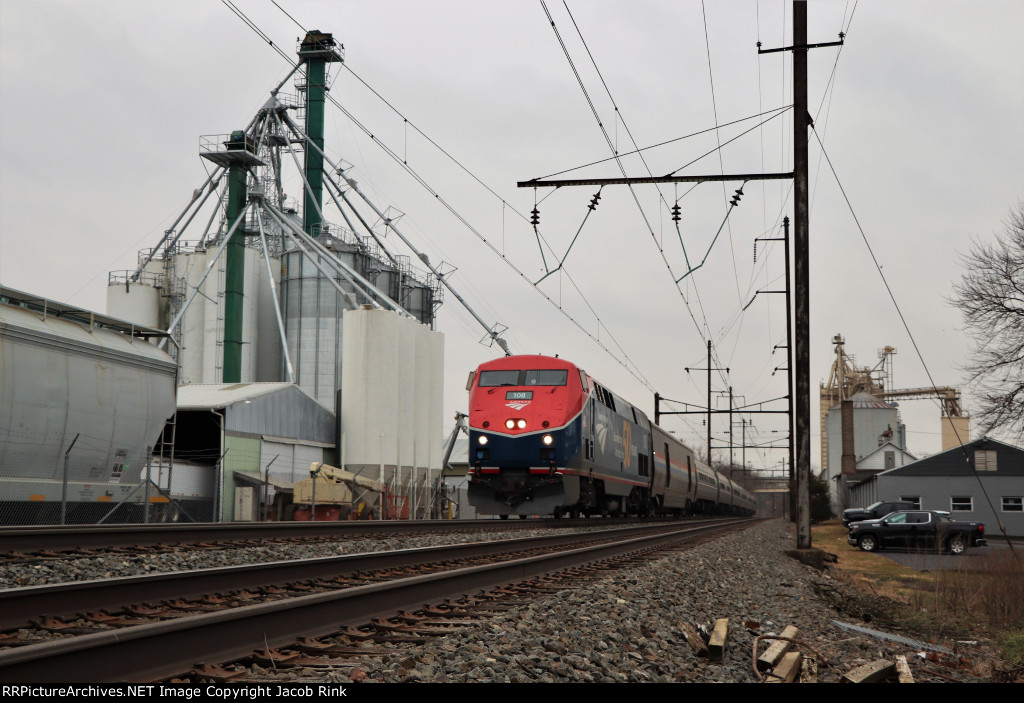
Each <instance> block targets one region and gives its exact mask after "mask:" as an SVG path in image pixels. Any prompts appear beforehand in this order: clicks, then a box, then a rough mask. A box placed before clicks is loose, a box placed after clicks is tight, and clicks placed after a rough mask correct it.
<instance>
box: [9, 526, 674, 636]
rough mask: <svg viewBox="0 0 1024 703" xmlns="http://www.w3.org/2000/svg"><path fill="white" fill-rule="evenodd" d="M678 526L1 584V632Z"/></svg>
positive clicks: (634, 528) (549, 547) (623, 529)
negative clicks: (43, 621)
mask: <svg viewBox="0 0 1024 703" xmlns="http://www.w3.org/2000/svg"><path fill="white" fill-rule="evenodd" d="M677 527H678V525H674V526H660V527H659V526H653V525H647V526H644V527H632V528H620V529H617V530H600V531H595V532H588V533H582V534H581V533H579V532H574V533H571V534H560V535H547V536H540V537H528V538H525V539H505V540H491V541H486V542H468V543H464V544H455V545H440V546H435V547H426V548H420V549H396V550H391V551H384V552H368V553H361V554H346V555H340V556H334V557H320V558H317V559H301V560H287V561H274V562H267V563H262V564H245V565H241V566H225V567H217V568H211V569H192V570H187V571H171V572H162V573H157V574H146V575H142V576H125V577H120V578H112V579H96V580H89V581H70V582H66V583H57V584H48V585H43V586H26V587H21V588H11V589H6V590H0V630H13V629H16V628H20V627H26V626H28V624H29V620H30V619H31V618H36V617H39V616H40V615H42V614H45V615H50V616H57V617H64V616H73V615H77V614H78V613H81V612H91V611H95V610H99V609H101V608H118V607H124V606H126V605H134V604H139V603H146V602H151V603H152V602H159V601H163V600H168V599H177V598H191V597H198V596H203V595H207V594H211V593H221V592H225V591H231V590H238V589H246V588H259V587H261V586H269V585H272V584H282V583H295V582H300V581H311V580H315V579H323V578H336V577H340V576H350V575H352V574H355V573H356V572H360V571H371V570H378V569H391V568H397V567H410V566H416V565H420V564H430V563H437V562H444V561H458V560H460V559H474V558H477V557H481V556H489V555H500V554H507V553H509V552H515V551H521V550H524V549H551V548H558V547H562V546H566V545H572V544H579V543H581V542H595V541H599V540H603V541H607V540H608V539H609V538H611V539H615V538H617V537H619V536H620V535H629V534H636V532H637V531H638V530H644V529H646V530H651V529H661V530H666V529H675V528H677Z"/></svg>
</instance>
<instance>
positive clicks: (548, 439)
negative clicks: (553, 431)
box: [540, 434, 555, 446]
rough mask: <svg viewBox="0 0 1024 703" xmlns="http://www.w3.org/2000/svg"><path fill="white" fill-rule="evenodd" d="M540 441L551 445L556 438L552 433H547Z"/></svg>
mask: <svg viewBox="0 0 1024 703" xmlns="http://www.w3.org/2000/svg"><path fill="white" fill-rule="evenodd" d="M540 441H542V442H544V444H545V445H547V446H550V445H551V443H552V442H554V441H555V439H554V437H552V436H551V435H549V434H546V435H544V436H543V437H542V438H541V440H540Z"/></svg>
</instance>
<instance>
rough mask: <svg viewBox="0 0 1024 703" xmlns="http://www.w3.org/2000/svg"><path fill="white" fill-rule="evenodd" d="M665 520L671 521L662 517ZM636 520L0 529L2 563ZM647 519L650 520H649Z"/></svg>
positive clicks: (277, 523)
mask: <svg viewBox="0 0 1024 703" xmlns="http://www.w3.org/2000/svg"><path fill="white" fill-rule="evenodd" d="M665 521H666V522H670V520H668V519H666V520H665ZM633 522H635V520H623V519H610V518H590V519H587V520H554V519H536V520H377V521H355V522H255V523H252V522H250V523H189V524H159V525H142V524H138V525H73V526H59V527H56V526H55V527H36V526H33V527H5V528H0V565H2V564H4V563H23V562H25V561H33V560H53V559H62V558H66V557H67V556H69V555H78V556H85V557H88V556H96V555H100V554H108V553H110V552H111V551H125V552H127V553H149V554H155V553H160V552H164V551H177V550H182V549H222V548H224V547H225V546H231V547H246V546H266V545H267V544H268V543H275V542H291V543H309V542H319V541H323V540H325V539H330V540H336V541H343V540H345V541H347V540H353V541H354V540H360V539H381V538H383V537H390V536H399V535H401V536H417V535H431V534H439V533H449V532H457V533H460V534H486V533H489V532H508V531H512V530H517V529H543V528H556V527H557V528H565V527H594V526H598V527H600V526H602V525H623V524H632V523H633ZM647 522H650V521H647Z"/></svg>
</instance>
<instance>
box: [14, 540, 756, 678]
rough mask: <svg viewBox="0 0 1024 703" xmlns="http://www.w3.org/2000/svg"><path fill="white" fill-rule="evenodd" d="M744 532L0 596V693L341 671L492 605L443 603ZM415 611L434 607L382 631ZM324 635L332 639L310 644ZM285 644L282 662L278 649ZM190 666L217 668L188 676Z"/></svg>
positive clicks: (180, 576)
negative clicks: (262, 669)
mask: <svg viewBox="0 0 1024 703" xmlns="http://www.w3.org/2000/svg"><path fill="white" fill-rule="evenodd" d="M743 523H744V521H736V520H727V521H722V520H718V521H708V522H707V523H703V524H702V523H689V524H688V525H687V526H679V525H675V526H668V525H661V526H644V527H641V528H623V529H618V530H609V531H603V532H597V533H587V534H586V535H581V534H571V535H558V536H548V537H537V538H530V539H525V540H502V541H500V542H487V543H470V544H461V545H454V546H447V547H432V548H427V549H417V550H401V551H392V552H381V553H375V554H360V555H349V556H344V557H332V558H327V559H317V560H309V561H303V562H278V563H275V564H261V565H251V566H247V567H231V568H224V569H206V570H201V571H196V572H177V573H172V574H158V575H153V576H148V577H130V578H126V579H113V580H105V581H102V582H80V583H72V584H57V585H53V586H43V587H36V588H21V589H10V590H8V591H0V599H2V600H0V613H3V616H2V617H3V622H2V623H0V629H2V630H9V631H11V632H10V633H8V634H7V635H6V639H0V646H3V647H7V649H4V650H2V651H0V681H58V680H59V681H118V680H129V681H151V680H159V679H167V678H170V677H174V676H178V675H182V674H187V672H192V673H191V674H188V675H190V676H192V677H199V678H203V679H208V680H226V678H225V677H226V674H225V673H224V672H225V671H226V670H225V669H224V668H223V666H221V665H220V663H222V662H228V661H233V660H236V659H238V658H241V657H246V656H250V655H252V653H253V650H254V649H257V648H259V647H260V646H261V645H262V646H263V648H264V649H265V650H267V652H265V653H264V655H262V656H264V658H267V657H269V658H270V659H274V658H275V657H277V658H278V659H284V658H288V659H289V660H290V661H294V660H298V661H299V662H303V661H307V660H308V659H309V657H314V658H315V657H327V658H328V659H331V658H333V659H334V660H336V661H335V663H329V664H326V665H325V666H349V664H338V663H337V660H338V658H339V657H341V658H342V659H345V658H347V659H348V660H351V659H352V657H356V658H357V659H358V657H365V656H370V655H369V654H367V652H366V649H367V643H369V644H370V646H373V643H374V642H375V641H380V640H381V638H382V635H381V634H380V633H381V632H384V633H385V634H384V635H383V639H384V640H385V641H389V642H391V641H393V640H394V638H395V637H396V636H398V637H399V638H402V637H404V638H406V639H408V638H410V637H411V638H413V639H414V640H417V638H419V639H422V637H423V636H425V635H423V630H424V628H426V629H428V630H429V629H431V628H433V630H435V631H441V632H443V631H445V630H446V629H447V630H448V631H451V628H453V627H464V626H468V625H467V624H466V623H467V622H473V621H474V620H475V619H476V618H478V617H479V612H477V613H475V614H474V613H472V612H471V611H473V610H476V611H479V609H480V608H479V605H480V603H481V602H488V601H495V600H497V598H496V597H495V596H493V595H482V596H476V597H475V600H474V599H472V598H471V599H470V600H469V601H465V600H464V601H463V602H461V603H460V602H459V601H451V600H449V601H448V602H445V599H452V598H458V597H460V596H462V595H463V594H465V593H469V592H474V591H477V590H480V589H494V588H498V587H501V586H503V585H506V584H509V583H515V582H520V581H523V580H529V579H538V578H541V577H543V579H544V580H542V581H539V582H535V583H534V584H533V585H531V586H527V587H526V588H555V587H556V581H558V579H557V577H552V576H550V575H551V574H553V573H555V572H558V571H559V570H562V569H572V568H575V569H578V568H580V566H581V565H583V564H587V563H593V562H595V561H601V560H609V559H616V558H619V559H621V558H626V559H632V558H635V555H637V554H640V553H643V552H651V551H653V550H658V549H663V548H664V547H665V545H667V544H672V543H677V542H678V541H680V540H685V539H688V538H689V539H693V538H695V537H697V536H700V535H703V534H705V533H707V532H709V531H713V530H720V529H725V528H730V527H733V526H735V525H737V524H743ZM624 555H625V556H624ZM588 568H594V567H588ZM552 578H555V581H552V580H551V579H552ZM569 580H570V581H572V579H571V578H570V579H569ZM559 583H560V582H559ZM557 587H558V588H564V585H558V586H557ZM505 591H506V592H508V589H505ZM511 592H512V593H515V591H511ZM499 593H501V591H499ZM425 602H428V603H439V605H436V606H432V607H430V608H427V609H425V610H421V611H420V613H418V614H416V613H414V614H409V613H405V614H403V615H399V616H397V617H398V619H397V620H394V619H385V618H388V616H395V614H396V613H401V611H408V610H409V609H414V608H421V607H422V604H423V603H425ZM126 603H129V604H131V605H124V604H126ZM154 603H156V605H154ZM29 613H49V614H50V615H48V616H46V617H43V616H35V617H31V618H29V617H26V614H29ZM78 613H82V616H81V617H77V614H78ZM19 614H20V615H19ZM53 614H62V615H65V616H69V615H75V616H76V619H74V620H71V619H68V618H66V617H65V618H61V617H55V616H54V615H53ZM26 620H35V626H34V629H28V628H25V627H23V626H24V625H26V624H27V622H26ZM413 626H415V627H413ZM403 628H404V630H403ZM410 628H412V629H413V630H415V632H418V633H419V634H414V633H413V634H410ZM15 630H17V632H16V633H14V631H15ZM389 630H390V632H389ZM403 632H404V634H397V635H396V633H403ZM12 633H13V634H12ZM327 635H334V637H335V639H334V640H333V641H329V642H323V641H317V640H311V639H309V638H318V637H324V636H327ZM302 638H305V639H302ZM337 638H340V640H339V639H337ZM289 645H290V646H291V649H290V650H289V651H288V652H286V653H284V654H282V653H281V652H279V651H275V648H280V647H284V646H289ZM355 650H361V651H358V652H356V651H355ZM255 656H256V657H257V658H258V657H259V656H261V655H259V654H256V655H255ZM304 657H305V659H303V658H304ZM197 662H212V663H214V664H213V665H212V668H211V666H207V667H206V668H205V669H199V670H196V669H194V667H195V665H196V663H197ZM307 663H308V661H307ZM351 666H358V665H357V664H353V665H351Z"/></svg>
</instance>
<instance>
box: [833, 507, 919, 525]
mask: <svg viewBox="0 0 1024 703" xmlns="http://www.w3.org/2000/svg"><path fill="white" fill-rule="evenodd" d="M916 509H917V506H916V505H914V504H913V503H910V502H908V501H905V500H885V501H878V502H877V503H872V504H871V505H869V506H868V507H866V508H849V509H848V510H844V511H843V527H849V526H850V523H851V522H859V521H861V520H876V519H878V518H883V517H885V516H886V515H888V514H889V513H894V512H896V511H897V510H916Z"/></svg>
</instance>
